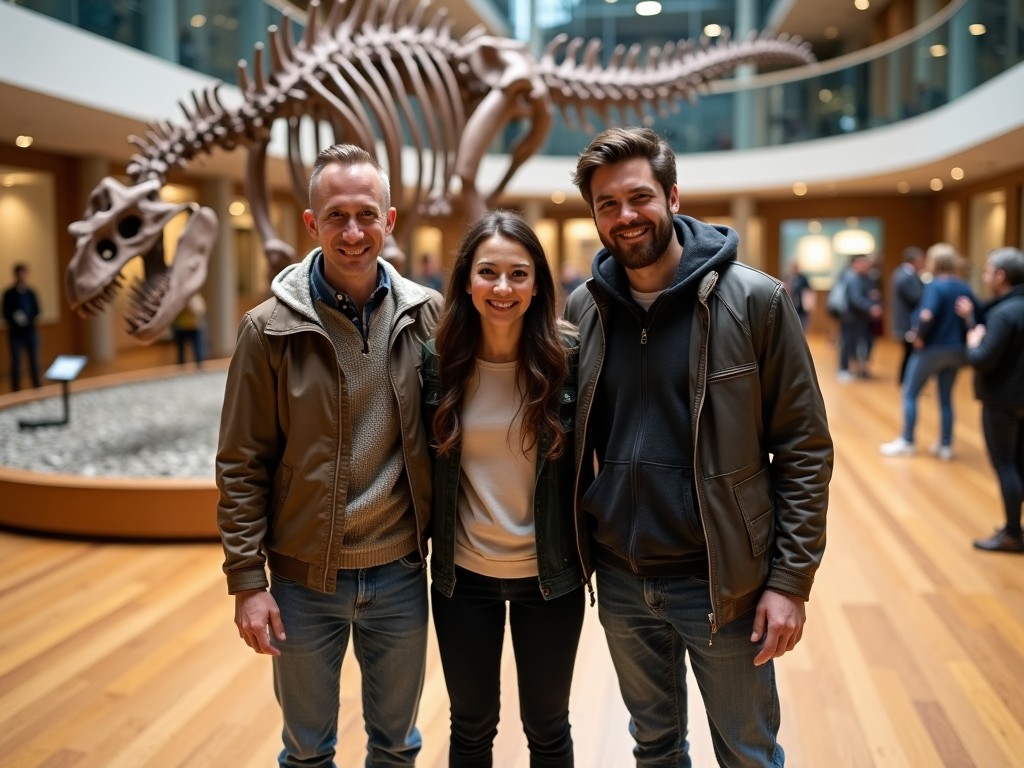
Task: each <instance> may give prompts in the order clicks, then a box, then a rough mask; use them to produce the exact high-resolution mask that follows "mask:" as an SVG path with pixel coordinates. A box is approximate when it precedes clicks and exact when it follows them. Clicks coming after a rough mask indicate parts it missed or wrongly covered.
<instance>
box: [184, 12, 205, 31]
mask: <svg viewBox="0 0 1024 768" xmlns="http://www.w3.org/2000/svg"><path fill="white" fill-rule="evenodd" d="M188 23H189V24H190V25H191V26H192V27H193V28H194V29H199V28H201V27H205V26H206V17H205V16H203V14H201V13H197V14H196V15H195V16H193V17H192V18H191V19H189V20H188Z"/></svg>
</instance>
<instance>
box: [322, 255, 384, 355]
mask: <svg viewBox="0 0 1024 768" xmlns="http://www.w3.org/2000/svg"><path fill="white" fill-rule="evenodd" d="M309 288H310V292H311V293H312V294H313V300H314V301H322V302H323V303H324V304H326V305H327V306H329V307H330V308H331V309H335V310H337V311H338V312H341V314H343V315H344V316H345V317H347V318H348V319H349V320H351V321H352V322H353V324H355V326H356V329H357V330H358V331H359V335H360V336H362V337H363V342H364V345H365V342H366V341H367V333H368V332H369V328H370V318H371V317H373V312H374V310H375V309H377V307H379V306H380V305H381V302H383V301H384V297H386V296H387V295H388V292H389V291H390V290H391V278H390V277H388V273H387V270H385V269H384V267H382V266H381V265H380V264H379V263H378V264H377V287H376V288H375V289H374V291H373V293H372V294H371V295H370V300H369V301H367V302H366V304H365V306H364V307H363V315H362V317H360V316H359V308H358V307H357V306H356V303H355V302H354V301H352V297H351V296H349V295H348V294H347V293H345V292H344V291H338V290H335V289H334V288H332V287H331V285H330V284H329V283H328V282H327V278H326V277H324V254H323V251H321V252H320V253H318V254H317V256H316V259H314V261H313V268H312V269H311V270H309ZM364 348H365V347H364Z"/></svg>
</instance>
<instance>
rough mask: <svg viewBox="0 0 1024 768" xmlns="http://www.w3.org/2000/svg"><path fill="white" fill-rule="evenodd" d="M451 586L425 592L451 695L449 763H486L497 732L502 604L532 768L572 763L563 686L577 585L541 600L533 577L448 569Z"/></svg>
mask: <svg viewBox="0 0 1024 768" xmlns="http://www.w3.org/2000/svg"><path fill="white" fill-rule="evenodd" d="M455 574H456V581H455V591H454V593H453V594H452V596H451V597H445V596H444V595H442V594H441V593H440V592H438V591H437V590H436V589H432V590H431V602H432V613H433V616H434V628H435V630H436V631H437V644H438V649H439V651H440V654H441V666H442V667H443V668H444V679H445V683H446V684H447V686H448V697H449V698H450V699H451V721H452V733H451V745H450V749H449V757H448V765H449V766H450V768H490V767H491V765H492V764H493V760H492V756H491V749H492V745H493V743H494V737H495V735H496V734H497V732H498V715H499V707H500V693H501V686H500V678H501V647H502V642H503V640H504V637H505V603H506V602H507V603H508V605H509V608H508V615H509V624H510V626H511V630H512V648H513V651H514V652H515V658H516V675H517V679H518V683H519V715H520V717H521V718H522V721H523V730H524V731H525V732H526V740H527V743H528V744H529V747H530V767H531V768H571V766H572V765H573V751H572V736H571V735H570V733H569V688H570V686H571V684H572V671H573V665H574V664H575V662H576V648H577V646H578V644H579V638H580V630H581V629H582V627H583V611H584V597H583V590H582V589H576V590H573V591H572V592H570V593H569V594H567V595H563V596H562V597H558V598H555V599H553V600H544V598H543V597H542V596H541V593H540V587H539V585H538V583H537V578H536V577H530V578H525V579H495V578H491V577H488V576H481V575H480V574H478V573H473V572H471V571H467V570H466V569H464V568H458V567H456V569H455Z"/></svg>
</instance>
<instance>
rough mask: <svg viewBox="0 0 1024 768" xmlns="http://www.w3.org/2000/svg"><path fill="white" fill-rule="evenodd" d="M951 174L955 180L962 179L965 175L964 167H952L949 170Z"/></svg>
mask: <svg viewBox="0 0 1024 768" xmlns="http://www.w3.org/2000/svg"><path fill="white" fill-rule="evenodd" d="M949 175H950V176H951V177H952V178H953V180H954V181H960V179H962V178H963V177H964V169H963V168H960V167H959V166H957V167H955V168H951V169H950V171H949Z"/></svg>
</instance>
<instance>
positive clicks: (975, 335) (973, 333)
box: [967, 325, 985, 349]
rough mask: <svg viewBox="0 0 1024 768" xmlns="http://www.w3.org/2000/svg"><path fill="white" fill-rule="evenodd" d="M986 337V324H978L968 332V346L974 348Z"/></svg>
mask: <svg viewBox="0 0 1024 768" xmlns="http://www.w3.org/2000/svg"><path fill="white" fill-rule="evenodd" d="M984 338H985V326H984V325H976V326H974V327H973V328H971V330H969V331H968V332H967V346H968V347H970V348H971V349H974V348H975V347H976V346H978V345H979V344H981V340H982V339H984Z"/></svg>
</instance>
